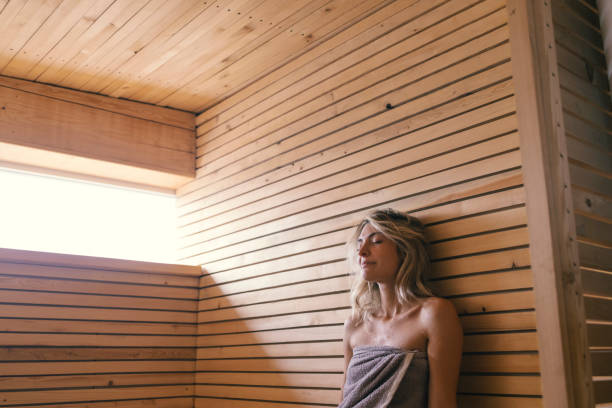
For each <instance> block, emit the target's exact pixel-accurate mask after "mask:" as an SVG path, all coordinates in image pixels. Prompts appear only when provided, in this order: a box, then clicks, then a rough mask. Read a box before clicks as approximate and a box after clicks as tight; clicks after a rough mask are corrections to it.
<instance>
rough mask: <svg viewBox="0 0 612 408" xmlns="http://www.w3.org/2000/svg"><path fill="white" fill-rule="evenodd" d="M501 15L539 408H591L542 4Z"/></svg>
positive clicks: (519, 2) (514, 4)
mask: <svg viewBox="0 0 612 408" xmlns="http://www.w3.org/2000/svg"><path fill="white" fill-rule="evenodd" d="M507 8H508V14H509V25H510V33H511V35H510V38H511V48H512V60H513V76H514V83H515V89H516V100H517V111H518V112H517V114H518V121H519V133H520V140H521V157H522V165H523V176H524V182H525V189H526V194H527V217H528V221H529V242H530V253H531V264H532V269H533V275H534V287H535V295H536V296H535V298H536V320H537V328H538V339H539V343H540V345H539V353H540V365H541V374H542V388H543V389H542V393H543V397H544V401H543V402H544V406H545V407H568V408H570V407H592V406H593V405H594V402H593V400H594V397H593V386H592V380H591V361H590V355H589V352H588V344H587V339H586V325H585V311H584V302H583V298H582V285H581V281H580V270H579V265H578V249H577V244H576V232H575V221H574V214H573V204H572V197H571V191H570V190H571V185H570V182H569V170H568V161H567V148H566V141H565V130H564V125H563V114H562V109H561V96H560V87H559V81H558V77H557V68H556V67H557V64H556V51H555V43H554V32H553V23H552V13H551V9H550V2H549V1H545V0H538V1H529V0H509V1H508V7H507Z"/></svg>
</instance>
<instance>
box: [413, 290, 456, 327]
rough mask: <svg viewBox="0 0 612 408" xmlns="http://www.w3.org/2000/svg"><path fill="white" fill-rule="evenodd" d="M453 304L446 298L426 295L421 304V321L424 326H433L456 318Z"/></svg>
mask: <svg viewBox="0 0 612 408" xmlns="http://www.w3.org/2000/svg"><path fill="white" fill-rule="evenodd" d="M458 319H459V318H458V317H457V310H456V309H455V306H454V305H453V304H452V303H451V302H450V301H449V300H447V299H444V298H439V297H434V296H432V297H428V298H426V299H424V300H423V303H422V306H421V321H423V323H425V325H426V326H435V325H437V324H440V323H443V322H447V321H449V320H458Z"/></svg>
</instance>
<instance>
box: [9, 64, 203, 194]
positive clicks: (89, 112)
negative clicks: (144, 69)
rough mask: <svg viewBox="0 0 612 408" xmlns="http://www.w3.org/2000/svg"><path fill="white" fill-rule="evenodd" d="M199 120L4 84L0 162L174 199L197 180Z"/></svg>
mask: <svg viewBox="0 0 612 408" xmlns="http://www.w3.org/2000/svg"><path fill="white" fill-rule="evenodd" d="M194 127H195V116H194V115H193V114H191V113H188V112H181V111H176V110H171V109H166V108H161V107H156V106H150V105H146V104H141V103H137V102H132V101H124V100H119V99H114V98H109V97H104V96H100V95H94V94H88V93H84V92H77V91H73V90H68V89H63V88H58V87H53V86H49V85H44V84H38V83H33V82H28V81H22V80H17V79H13V78H7V77H2V76H0V162H2V164H3V165H5V166H9V167H17V168H25V169H32V170H36V171H48V172H52V173H55V174H60V175H71V176H77V177H83V178H89V179H91V178H93V179H97V180H101V181H105V182H117V183H119V184H129V185H138V186H144V187H148V188H153V189H160V190H170V191H174V190H176V188H178V187H179V186H181V185H183V184H185V183H187V182H188V181H190V180H192V179H193V177H194V176H195V130H194Z"/></svg>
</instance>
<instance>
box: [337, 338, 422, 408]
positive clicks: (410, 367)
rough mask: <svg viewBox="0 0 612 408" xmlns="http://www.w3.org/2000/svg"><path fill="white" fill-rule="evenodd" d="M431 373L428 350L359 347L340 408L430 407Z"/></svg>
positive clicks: (356, 350)
mask: <svg viewBox="0 0 612 408" xmlns="http://www.w3.org/2000/svg"><path fill="white" fill-rule="evenodd" d="M428 376H429V366H428V364H427V353H425V352H417V351H405V350H402V349H398V348H395V347H390V346H358V347H355V348H354V349H353V357H352V358H351V361H350V363H349V366H348V368H347V370H346V383H345V385H344V397H343V399H342V402H341V403H340V405H339V406H338V408H386V407H389V408H391V407H394V408H395V407H397V408H400V407H401V408H426V407H427V385H428Z"/></svg>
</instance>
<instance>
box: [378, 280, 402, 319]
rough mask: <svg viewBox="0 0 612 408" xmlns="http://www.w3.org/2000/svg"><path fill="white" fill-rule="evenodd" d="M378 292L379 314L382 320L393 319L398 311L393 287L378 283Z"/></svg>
mask: <svg viewBox="0 0 612 408" xmlns="http://www.w3.org/2000/svg"><path fill="white" fill-rule="evenodd" d="M378 290H379V291H380V292H379V293H380V309H381V310H380V313H381V317H382V318H386V319H389V318H393V317H394V316H395V315H396V314H397V313H399V311H400V309H401V308H400V304H399V302H398V301H397V296H396V295H395V287H394V285H388V284H385V283H378Z"/></svg>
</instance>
